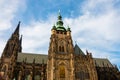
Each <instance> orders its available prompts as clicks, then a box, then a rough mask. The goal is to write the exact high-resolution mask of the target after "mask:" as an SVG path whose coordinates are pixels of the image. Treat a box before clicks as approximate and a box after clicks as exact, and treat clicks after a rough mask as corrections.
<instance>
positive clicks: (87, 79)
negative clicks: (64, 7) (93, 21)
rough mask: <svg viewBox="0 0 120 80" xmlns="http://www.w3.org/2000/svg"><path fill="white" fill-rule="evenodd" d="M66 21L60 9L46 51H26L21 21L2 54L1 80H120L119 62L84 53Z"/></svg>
mask: <svg viewBox="0 0 120 80" xmlns="http://www.w3.org/2000/svg"><path fill="white" fill-rule="evenodd" d="M63 24H64V23H63V21H62V16H61V15H60V13H59V14H58V18H57V22H56V24H55V25H54V26H53V27H52V29H51V36H50V43H49V49H48V55H45V54H35V53H32V54H31V53H23V52H22V36H20V34H19V28H20V22H19V23H18V25H17V27H16V29H15V31H14V32H13V33H12V35H11V37H10V38H9V40H8V41H7V43H6V45H5V48H4V50H3V52H2V55H1V58H0V80H120V71H119V69H118V68H117V66H115V65H113V64H111V62H110V61H109V60H108V59H107V58H93V57H92V53H90V52H89V51H86V53H84V52H83V51H82V50H81V49H80V47H79V46H78V45H77V44H75V45H74V44H73V40H72V36H71V29H70V28H69V27H68V28H65V27H64V25H63Z"/></svg>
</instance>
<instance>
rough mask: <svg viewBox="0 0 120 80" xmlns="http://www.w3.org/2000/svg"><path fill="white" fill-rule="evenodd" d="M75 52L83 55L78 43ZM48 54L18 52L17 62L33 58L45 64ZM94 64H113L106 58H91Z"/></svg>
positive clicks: (103, 65)
mask: <svg viewBox="0 0 120 80" xmlns="http://www.w3.org/2000/svg"><path fill="white" fill-rule="evenodd" d="M74 49H75V54H82V55H85V54H84V53H83V52H82V50H81V49H80V48H79V47H78V45H75V48H74ZM47 59H48V55H47V54H46V55H45V54H35V53H18V58H17V62H23V61H25V60H26V63H33V61H34V60H35V63H38V64H41V63H43V62H44V63H45V64H47ZM93 60H94V64H95V66H96V67H113V65H112V64H111V63H110V61H109V60H108V59H107V58H93Z"/></svg>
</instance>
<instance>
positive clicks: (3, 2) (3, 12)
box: [0, 0, 25, 54]
mask: <svg viewBox="0 0 120 80" xmlns="http://www.w3.org/2000/svg"><path fill="white" fill-rule="evenodd" d="M24 4H25V0H0V44H1V46H0V54H1V53H2V51H3V48H4V46H5V43H6V40H5V36H6V35H7V34H4V33H5V32H7V33H8V32H9V31H7V30H8V29H9V30H10V28H11V27H12V20H13V19H14V18H15V17H16V13H17V11H18V10H19V11H21V10H20V9H22V8H23V7H25V6H24Z"/></svg>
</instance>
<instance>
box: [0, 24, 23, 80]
mask: <svg viewBox="0 0 120 80" xmlns="http://www.w3.org/2000/svg"><path fill="white" fill-rule="evenodd" d="M19 27H20V22H19V24H18V26H17V28H16V29H15V31H14V33H13V34H12V35H11V37H10V39H9V40H8V41H7V44H6V46H5V48H4V50H3V53H2V56H1V72H0V73H1V74H3V75H4V76H3V80H11V79H13V76H14V67H15V65H16V60H17V55H18V52H21V51H22V47H21V41H22V37H21V38H20V39H19Z"/></svg>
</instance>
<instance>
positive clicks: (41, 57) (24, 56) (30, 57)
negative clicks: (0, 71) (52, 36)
mask: <svg viewBox="0 0 120 80" xmlns="http://www.w3.org/2000/svg"><path fill="white" fill-rule="evenodd" d="M47 57H48V56H47V55H45V54H33V53H32V54H31V53H18V57H17V62H23V61H25V60H26V63H33V61H34V60H35V63H43V62H44V63H47Z"/></svg>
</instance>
